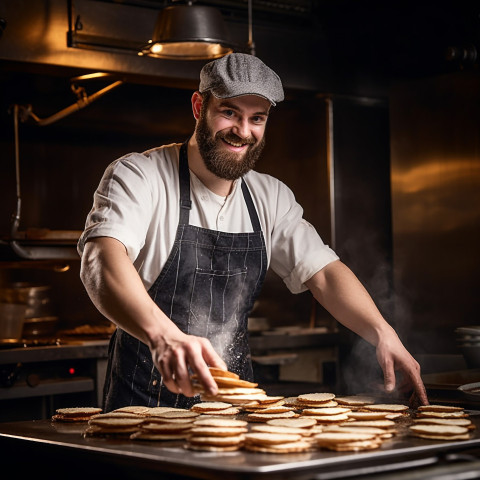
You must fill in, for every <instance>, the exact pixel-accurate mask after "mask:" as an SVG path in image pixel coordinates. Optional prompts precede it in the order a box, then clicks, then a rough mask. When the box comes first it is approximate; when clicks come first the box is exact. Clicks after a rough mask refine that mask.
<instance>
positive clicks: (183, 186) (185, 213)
mask: <svg viewBox="0 0 480 480" xmlns="http://www.w3.org/2000/svg"><path fill="white" fill-rule="evenodd" d="M187 143H188V140H187V141H186V142H184V143H182V146H181V147H180V160H179V164H178V168H179V177H180V178H179V181H180V222H179V223H180V225H188V224H189V220H190V210H191V209H192V201H191V200H190V171H189V169H188V155H187ZM242 192H243V198H244V200H245V203H246V204H247V208H248V214H249V215H250V221H251V222H252V227H253V231H254V232H260V231H261V230H262V228H261V226H260V220H259V219H258V214H257V210H256V209H255V205H254V203H253V200H252V195H251V194H250V190H249V189H248V186H247V184H246V182H245V180H244V179H243V178H242Z"/></svg>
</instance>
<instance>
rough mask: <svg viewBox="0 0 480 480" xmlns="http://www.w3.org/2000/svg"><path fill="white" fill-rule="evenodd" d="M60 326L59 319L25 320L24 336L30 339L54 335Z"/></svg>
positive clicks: (35, 318) (49, 317) (36, 318)
mask: <svg viewBox="0 0 480 480" xmlns="http://www.w3.org/2000/svg"><path fill="white" fill-rule="evenodd" d="M57 324H58V317H54V316H48V317H33V318H25V321H24V323H23V336H24V337H25V338H28V337H37V336H38V337H40V336H47V335H53V334H54V333H55V331H56V327H57Z"/></svg>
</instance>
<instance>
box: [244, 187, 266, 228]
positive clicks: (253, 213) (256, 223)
mask: <svg viewBox="0 0 480 480" xmlns="http://www.w3.org/2000/svg"><path fill="white" fill-rule="evenodd" d="M242 192H243V198H244V199H245V203H246V204H247V208H248V213H249V214H250V221H251V222H252V227H253V231H254V232H260V231H261V230H262V227H260V220H259V219H258V213H257V210H256V209H255V205H254V204H253V200H252V195H251V194H250V190H249V189H248V186H247V183H246V182H245V180H244V179H243V178H242Z"/></svg>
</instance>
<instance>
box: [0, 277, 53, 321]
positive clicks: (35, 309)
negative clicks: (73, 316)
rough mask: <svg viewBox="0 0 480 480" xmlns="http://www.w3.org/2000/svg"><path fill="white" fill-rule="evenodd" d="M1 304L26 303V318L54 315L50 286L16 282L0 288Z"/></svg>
mask: <svg viewBox="0 0 480 480" xmlns="http://www.w3.org/2000/svg"><path fill="white" fill-rule="evenodd" d="M0 302H5V303H24V304H25V305H26V306H27V309H26V312H25V318H35V317H45V316H49V315H51V314H52V310H53V309H52V300H51V287H50V285H43V284H37V283H30V282H15V283H12V284H10V285H7V286H4V287H1V288H0Z"/></svg>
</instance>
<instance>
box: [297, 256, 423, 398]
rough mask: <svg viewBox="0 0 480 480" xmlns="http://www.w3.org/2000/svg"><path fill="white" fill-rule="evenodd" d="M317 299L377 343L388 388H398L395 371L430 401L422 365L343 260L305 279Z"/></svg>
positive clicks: (352, 328) (369, 339)
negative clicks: (421, 374)
mask: <svg viewBox="0 0 480 480" xmlns="http://www.w3.org/2000/svg"><path fill="white" fill-rule="evenodd" d="M305 284H306V285H307V287H308V288H309V290H310V291H311V292H312V294H313V296H314V297H315V299H316V300H317V301H318V302H319V303H320V304H321V305H323V307H325V309H326V310H328V311H329V312H330V313H331V314H332V315H333V317H334V318H335V319H336V320H337V321H339V322H340V323H341V324H342V325H344V326H345V327H347V328H349V329H350V330H352V331H353V332H355V333H356V334H357V335H359V336H361V337H362V338H363V339H365V340H366V341H367V342H369V343H371V344H372V345H374V346H375V347H376V354H377V360H378V362H379V364H380V367H381V368H382V370H383V375H384V380H385V390H386V391H387V392H392V391H393V390H394V389H395V385H396V378H395V371H400V372H402V373H403V375H404V376H405V378H406V379H407V380H408V381H409V382H410V384H411V386H412V388H413V390H414V393H415V394H416V396H417V397H418V401H419V402H420V403H421V404H422V405H427V404H428V398H427V394H426V391H425V386H424V384H423V381H422V378H421V376H420V365H419V364H418V362H417V361H416V360H415V359H414V358H413V357H412V356H411V355H410V353H409V352H408V351H407V349H406V348H405V347H404V345H403V344H402V342H401V340H400V339H399V337H398V335H397V333H396V332H395V330H394V329H393V328H392V327H391V326H390V325H389V324H388V323H387V322H386V320H385V319H384V318H383V316H382V314H381V313H380V311H379V310H378V308H377V306H376V305H375V303H374V301H373V299H372V298H371V296H370V295H369V293H368V292H367V290H366V289H365V288H364V286H363V285H362V284H361V282H360V281H359V280H358V279H357V277H356V276H355V274H354V273H353V272H352V271H351V270H350V269H349V268H348V267H347V266H346V265H345V264H344V263H342V262H341V261H340V260H336V261H333V262H331V263H329V264H328V265H327V266H325V267H324V268H322V269H321V270H320V271H318V272H317V273H316V274H315V275H313V277H312V278H310V280H308V281H307V282H305Z"/></svg>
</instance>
